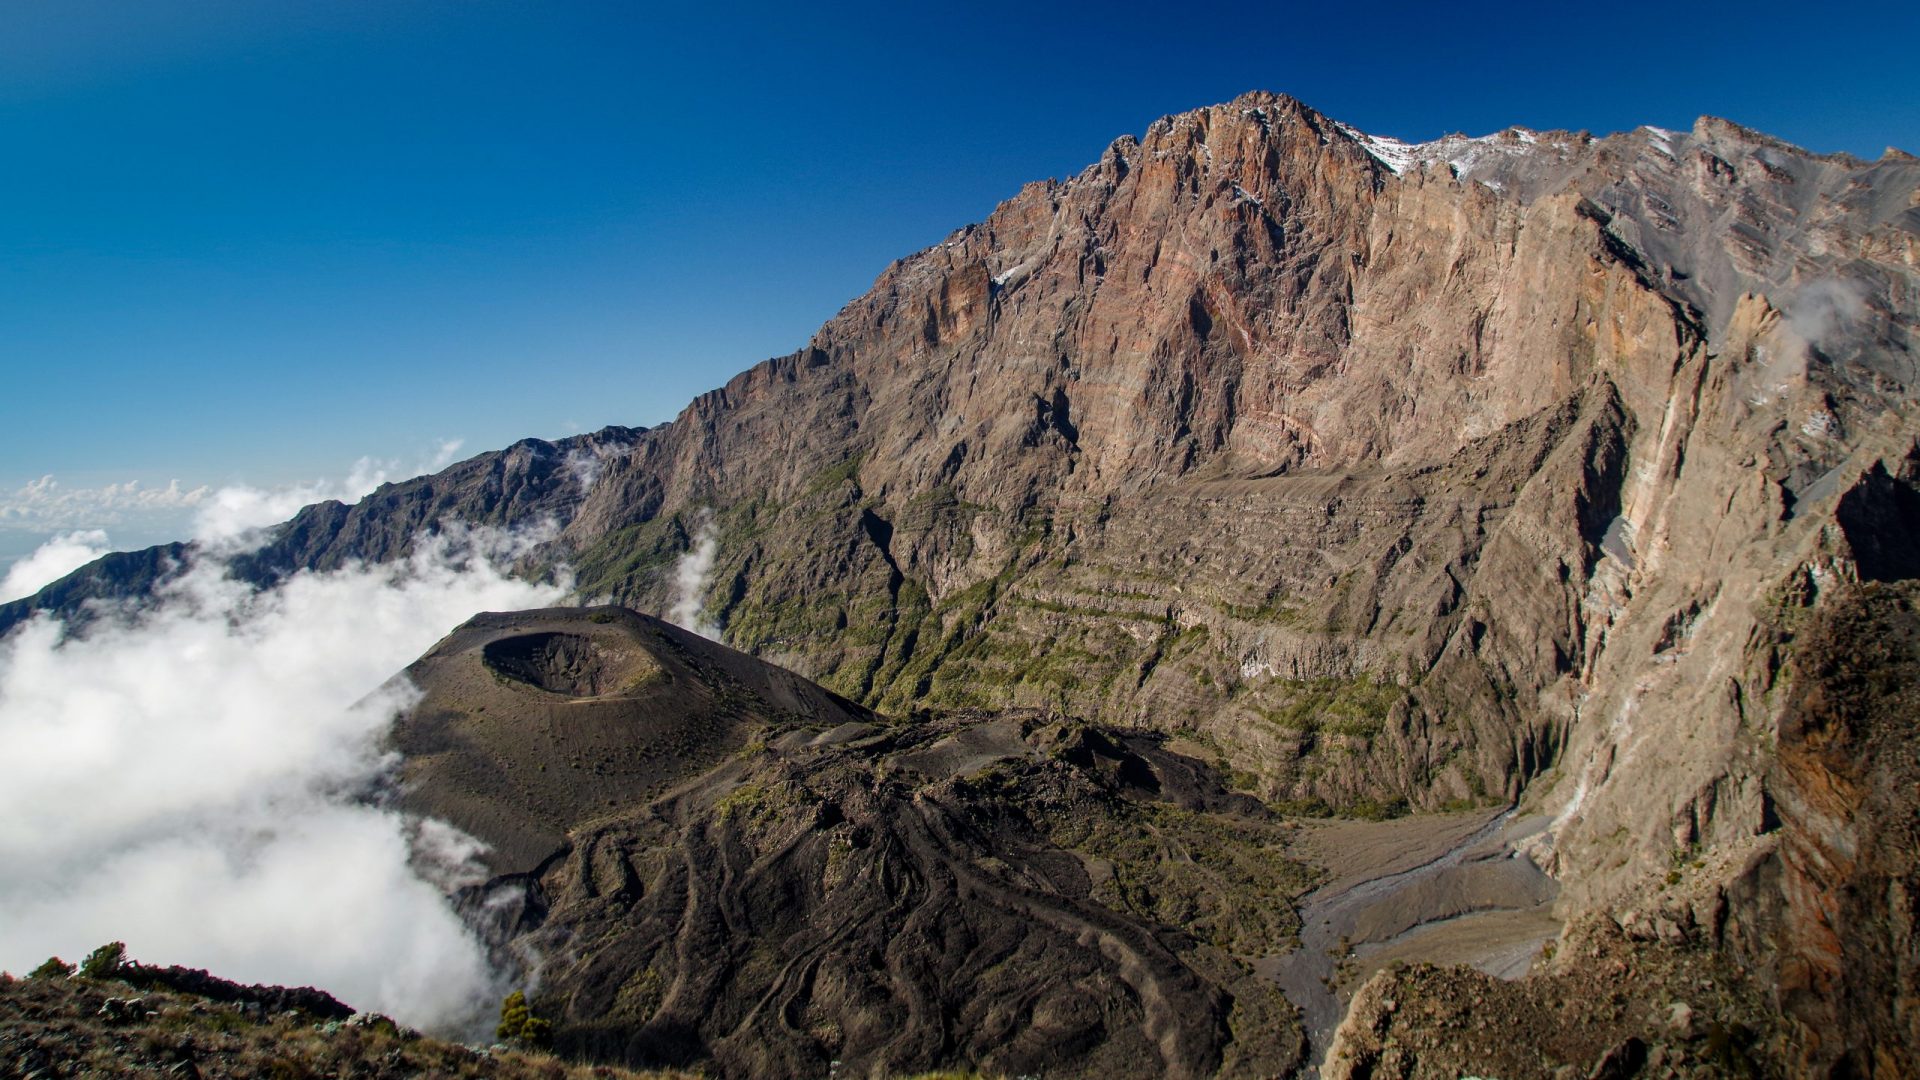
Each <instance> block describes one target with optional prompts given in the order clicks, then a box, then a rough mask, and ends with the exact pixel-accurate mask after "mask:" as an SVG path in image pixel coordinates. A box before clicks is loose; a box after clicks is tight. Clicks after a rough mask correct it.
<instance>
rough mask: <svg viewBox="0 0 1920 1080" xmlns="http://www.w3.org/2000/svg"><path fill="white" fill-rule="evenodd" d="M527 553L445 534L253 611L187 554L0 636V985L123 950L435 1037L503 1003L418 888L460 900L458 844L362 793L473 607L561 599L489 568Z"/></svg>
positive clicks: (519, 541) (480, 959)
mask: <svg viewBox="0 0 1920 1080" xmlns="http://www.w3.org/2000/svg"><path fill="white" fill-rule="evenodd" d="M537 539H538V536H537V535H536V536H532V537H529V536H522V535H513V536H509V535H505V534H501V533H498V532H494V531H490V530H471V531H469V530H463V529H450V530H447V531H446V532H444V533H443V534H442V535H440V536H438V537H435V538H422V540H421V542H420V544H419V545H418V552H417V553H416V554H415V555H414V556H413V557H412V558H411V559H409V560H407V561H405V562H401V563H394V564H387V565H382V566H356V567H351V568H347V569H343V570H340V571H337V572H333V573H327V574H313V573H302V574H298V575H295V576H294V577H293V578H291V579H289V580H288V581H287V582H285V583H284V584H283V585H281V586H280V587H279V588H277V589H275V590H272V591H270V592H265V593H257V594H256V593H251V592H249V591H248V590H247V589H246V588H245V587H244V586H242V585H240V584H238V583H236V582H234V581H232V580H230V579H227V578H226V577H225V576H224V573H223V567H222V565H221V564H220V563H219V562H218V561H217V560H214V559H202V560H201V561H199V562H198V563H197V564H195V565H193V566H191V567H190V568H189V569H188V571H187V572H186V573H185V574H184V575H183V576H182V577H181V578H180V579H178V580H177V581H175V582H174V583H173V584H171V585H170V586H168V587H167V588H166V589H165V590H164V592H163V593H162V594H161V595H160V596H158V597H157V598H156V599H155V600H154V602H153V603H152V604H151V605H150V606H149V607H148V608H147V609H146V610H144V611H140V612H129V611H126V610H119V611H115V612H111V613H109V614H108V615H107V616H106V617H103V618H102V619H100V620H99V621H97V622H96V623H94V624H93V625H91V626H90V627H89V628H88V629H87V630H86V632H85V633H84V635H83V636H76V637H72V638H69V639H67V640H66V641H64V642H62V641H61V640H60V634H61V630H62V628H61V627H60V626H59V625H58V624H57V623H55V622H53V621H52V620H51V619H49V618H47V617H45V616H42V617H40V618H38V619H36V620H34V621H32V622H29V623H27V624H26V625H24V626H23V627H21V628H20V629H19V630H18V631H16V632H15V633H14V634H13V635H12V636H10V637H9V638H7V639H6V640H4V641H0V746H5V747H6V748H7V749H6V753H5V754H0V865H3V866H5V867H6V868H7V869H6V873H5V874H4V875H0V967H4V968H6V969H8V970H11V971H15V972H19V971H22V970H26V969H29V968H31V967H32V966H33V965H35V964H37V963H38V962H39V961H40V960H43V959H45V958H46V957H47V956H49V955H52V954H58V955H61V956H65V957H68V958H70V959H71V958H73V957H76V956H79V955H84V954H85V953H86V952H87V951H88V950H90V949H92V948H93V947H94V946H96V945H99V944H101V943H103V942H106V941H110V940H124V941H125V942H127V945H128V949H129V952H130V953H131V954H132V955H133V956H135V957H137V958H139V959H142V960H145V961H149V962H153V963H181V964H190V965H193V966H197V967H206V968H209V969H211V970H213V971H214V972H216V973H218V974H220V975H223V976H225V977H227V978H233V979H240V980H243V981H250V982H252V981H257V982H271V983H281V984H288V985H306V984H312V985H316V986H319V987H321V988H323V989H325V990H328V991H329V992H331V993H334V994H335V995H337V996H339V997H340V998H341V999H342V1000H344V1001H346V1002H348V1003H349V1004H351V1005H354V1006H356V1007H358V1008H364V1009H375V1010H379V1011H381V1012H386V1013H389V1014H391V1015H395V1016H397V1017H399V1018H401V1019H402V1020H404V1021H407V1022H410V1023H414V1024H417V1025H421V1026H427V1027H433V1028H436V1029H440V1030H456V1029H458V1028H459V1027H460V1026H461V1025H462V1024H464V1023H467V1022H469V1021H472V1020H473V1019H474V1018H475V1017H476V1016H477V1015H484V1012H485V1010H486V1009H487V1008H488V1007H489V1006H491V1005H497V1002H498V991H499V989H500V987H499V985H498V984H497V980H496V977H495V976H494V975H493V974H492V973H491V972H490V971H489V969H488V966H487V963H486V958H485V954H484V951H483V950H482V949H481V947H480V945H479V943H478V942H477V941H476V940H475V939H474V938H473V936H472V934H471V933H470V932H469V931H468V930H467V929H466V928H465V927H464V926H463V925H462V924H461V922H460V921H459V920H458V918H457V917H456V916H455V915H454V914H453V912H452V911H451V909H450V908H449V906H448V905H447V904H446V903H445V902H444V900H443V897H442V893H441V889H440V888H439V887H436V884H430V883H429V882H428V881H427V880H423V878H422V876H421V875H422V874H423V873H425V874H426V875H427V876H428V877H431V878H432V879H433V880H434V882H436V883H438V885H439V886H446V885H449V884H454V883H458V882H461V881H471V880H472V870H471V867H463V866H462V865H461V864H462V863H463V862H464V861H465V860H466V859H468V858H470V856H471V855H472V854H473V849H472V847H471V845H470V843H466V842H462V841H459V840H458V839H457V837H452V836H450V835H449V830H448V829H447V827H444V826H428V827H422V826H420V824H419V823H417V822H415V823H409V822H407V821H404V820H403V819H402V818H401V816H400V815H398V814H395V813H392V812H388V811H383V810H379V809H375V808H373V807H371V806H368V805H366V804H364V803H362V802H359V801H357V797H358V796H359V795H361V794H363V793H365V792H367V791H369V790H371V789H372V786H373V785H375V784H376V783H377V781H378V780H379V778H380V777H381V776H382V774H383V771H384V770H385V769H387V768H389V767H390V765H391V763H390V762H389V761H387V760H385V759H384V758H383V757H382V755H381V752H380V750H379V740H380V739H381V737H382V736H383V734H384V732H385V731H386V729H387V726H388V724H389V723H390V721H391V718H392V716H393V715H394V712H395V710H396V709H398V708H400V707H402V706H404V705H405V704H407V703H408V702H410V701H411V700H412V697H413V694H414V691H413V690H412V688H411V687H410V686H408V685H407V684H405V683H404V682H391V683H389V682H387V681H386V680H387V679H388V678H389V676H392V675H393V674H394V673H395V672H398V671H399V670H401V669H402V668H403V667H404V666H405V665H406V664H407V663H409V662H411V661H412V660H413V659H415V658H416V657H417V656H418V655H419V654H420V653H422V652H424V651H425V650H426V649H427V648H429V647H430V646H432V644H433V643H434V642H435V641H437V640H438V639H439V638H441V637H442V636H444V635H445V634H446V633H447V632H448V631H449V630H451V629H452V628H453V627H454V626H456V625H458V624H459V623H460V622H462V621H464V620H465V619H467V618H468V617H470V616H471V615H472V614H474V613H475V612H477V611H482V610H512V609H518V608H528V607H539V606H543V605H546V604H551V603H553V602H555V601H557V600H558V599H559V598H560V597H561V595H563V593H564V591H565V589H566V587H567V585H568V584H569V583H567V582H559V583H555V584H551V585H540V584H533V583H528V582H524V581H517V580H514V579H512V578H509V577H508V576H507V575H506V573H505V571H504V569H503V568H504V567H505V566H507V565H509V564H510V563H511V561H512V560H513V559H514V558H517V557H518V555H519V554H521V553H523V552H524V551H525V550H526V547H527V545H528V544H529V543H532V542H534V541H535V540H537ZM370 693H371V696H367V695H369V694H370ZM410 837H417V838H418V839H420V841H421V844H420V845H419V847H418V848H417V849H416V850H415V856H416V858H417V857H418V856H419V855H421V854H427V855H432V856H433V858H432V859H431V860H429V861H430V864H431V865H430V866H427V867H421V868H419V869H415V868H413V867H410V865H409V838H410Z"/></svg>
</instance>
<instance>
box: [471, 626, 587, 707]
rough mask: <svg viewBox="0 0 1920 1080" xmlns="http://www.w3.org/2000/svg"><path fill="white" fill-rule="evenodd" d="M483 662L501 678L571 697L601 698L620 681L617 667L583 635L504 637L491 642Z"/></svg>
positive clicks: (482, 653) (522, 635) (551, 634)
mask: <svg viewBox="0 0 1920 1080" xmlns="http://www.w3.org/2000/svg"><path fill="white" fill-rule="evenodd" d="M480 658H481V660H482V662H484V663H485V664H486V665H487V667H488V668H489V669H491V670H492V671H493V672H494V673H495V674H497V675H501V676H504V677H505V678H508V679H512V680H514V681H515V682H523V683H526V684H527V685H529V686H534V687H538V688H539V689H541V690H545V691H547V692H549V693H553V694H565V695H566V696H568V697H598V696H599V695H601V694H602V693H605V692H606V691H608V690H610V689H612V688H613V687H614V685H615V683H616V681H617V673H616V672H615V670H614V668H615V667H616V666H617V665H615V664H610V663H609V662H608V658H607V656H606V655H605V654H604V653H603V652H601V650H600V647H599V646H598V645H595V644H594V643H593V639H591V638H587V637H582V636H581V635H579V634H559V633H547V634H519V635H516V636H514V637H504V638H500V639H498V640H496V641H489V642H487V644H486V647H485V648H483V649H482V650H481V651H480Z"/></svg>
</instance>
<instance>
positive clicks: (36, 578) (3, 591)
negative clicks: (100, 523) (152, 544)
mask: <svg viewBox="0 0 1920 1080" xmlns="http://www.w3.org/2000/svg"><path fill="white" fill-rule="evenodd" d="M112 550H113V542H112V541H110V540H108V539H107V534H106V531H105V530H103V529H85V530H82V531H79V532H70V533H61V534H60V535H59V536H56V537H54V538H53V539H51V540H48V541H47V542H46V543H44V544H41V545H40V546H39V547H38V548H35V549H34V551H33V553H32V554H31V555H28V556H26V557H25V558H23V559H21V560H20V561H19V562H16V563H14V564H13V565H12V566H10V567H8V568H7V574H6V576H5V577H4V578H0V604H4V603H6V602H7V601H9V600H18V599H20V598H21V597H23V596H32V595H33V594H34V593H37V592H39V591H40V590H41V589H42V588H44V587H45V586H46V585H48V584H49V583H51V582H55V581H58V580H60V579H61V578H63V577H66V576H67V575H68V574H70V573H72V572H73V571H75V570H78V569H80V568H81V567H83V566H85V565H87V564H88V563H90V562H92V561H93V560H95V559H97V558H99V557H100V556H102V555H105V554H106V553H107V552H109V551H112Z"/></svg>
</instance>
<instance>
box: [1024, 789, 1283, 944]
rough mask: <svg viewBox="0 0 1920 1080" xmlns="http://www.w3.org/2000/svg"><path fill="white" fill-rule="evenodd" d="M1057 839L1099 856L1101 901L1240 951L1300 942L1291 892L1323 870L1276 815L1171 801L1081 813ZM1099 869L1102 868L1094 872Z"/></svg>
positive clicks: (1098, 893)
mask: <svg viewBox="0 0 1920 1080" xmlns="http://www.w3.org/2000/svg"><path fill="white" fill-rule="evenodd" d="M1051 839H1052V840H1053V842H1054V843H1056V844H1059V845H1060V846H1062V847H1065V848H1070V849H1072V850H1074V851H1077V852H1079V853H1081V854H1082V855H1085V856H1089V857H1091V858H1093V859H1096V860H1100V869H1101V870H1102V871H1104V872H1105V873H1106V874H1107V876H1106V878H1105V880H1101V881H1099V882H1098V884H1096V885H1095V887H1094V896H1095V898H1096V899H1098V900H1100V902H1102V903H1104V904H1107V905H1108V906H1110V907H1113V908H1114V909H1116V910H1119V911H1124V912H1127V913H1130V914H1132V915H1135V916H1139V917H1142V918H1147V919H1151V920H1153V921H1155V922H1158V923H1161V924H1163V925H1168V926H1176V927H1179V928H1180V929H1182V930H1185V931H1186V932H1188V933H1190V934H1192V935H1193V936H1195V937H1196V938H1199V939H1200V940H1201V941H1204V942H1207V943H1209V944H1211V945H1213V946H1215V947H1216V948H1219V949H1222V950H1225V951H1226V952H1229V953H1232V954H1236V955H1239V956H1254V957H1257V956H1272V955H1275V954H1278V953H1281V952H1285V951H1286V950H1288V949H1290V948H1293V947H1294V946H1295V945H1297V944H1298V943H1299V932H1300V920H1299V917H1298V916H1297V915H1296V914H1295V913H1294V909H1293V899H1294V897H1297V896H1299V895H1301V894H1302V893H1304V892H1306V891H1307V890H1308V889H1310V888H1312V887H1313V885H1314V883H1315V880H1316V875H1315V873H1314V871H1313V870H1312V869H1311V868H1310V867H1308V866H1307V865H1306V864H1304V863H1301V862H1298V861H1296V860H1294V859H1291V858H1288V857H1287V855H1286V854H1285V850H1284V844H1283V841H1282V838H1281V835H1280V834H1279V832H1278V831H1277V830H1276V829H1275V828H1274V827H1273V826H1271V825H1267V824H1263V823H1258V822H1253V821H1248V820H1246V819H1243V818H1236V817H1230V816H1227V815H1223V814H1208V813H1197V812H1194V811H1190V810H1182V809H1180V808H1178V807H1173V806H1168V805H1165V804H1153V805H1149V806H1144V807H1135V806H1131V805H1126V804H1121V805H1119V806H1118V812H1117V813H1115V814H1111V815H1092V814H1090V815H1080V816H1076V817H1074V818H1072V819H1070V820H1066V821H1063V822H1061V823H1060V824H1059V825H1057V826H1055V827H1054V829H1053V831H1052V834H1051ZM1098 876H1099V875H1098V874H1096V877H1098Z"/></svg>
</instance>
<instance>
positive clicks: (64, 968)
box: [27, 956, 73, 979]
mask: <svg viewBox="0 0 1920 1080" xmlns="http://www.w3.org/2000/svg"><path fill="white" fill-rule="evenodd" d="M71 974H73V965H72V964H69V963H67V962H66V961H65V960H62V959H60V958H59V957H57V956H49V957H47V962H46V963H44V964H41V965H40V966H39V967H37V968H34V969H33V972H32V973H31V974H29V975H28V976H27V978H29V979H64V978H66V977H67V976H69V975H71Z"/></svg>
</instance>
